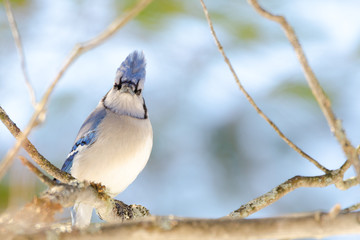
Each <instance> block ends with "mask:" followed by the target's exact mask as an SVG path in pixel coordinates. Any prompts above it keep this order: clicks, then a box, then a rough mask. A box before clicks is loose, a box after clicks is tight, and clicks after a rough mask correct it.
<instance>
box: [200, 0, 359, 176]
mask: <svg viewBox="0 0 360 240" xmlns="http://www.w3.org/2000/svg"><path fill="white" fill-rule="evenodd" d="M201 1H202V0H201ZM248 2H249V3H250V4H251V5H252V6H253V7H254V9H255V10H256V11H257V12H258V13H259V14H260V15H261V16H263V17H265V18H267V19H269V20H271V21H274V22H277V23H279V24H280V25H281V26H282V28H283V30H284V31H285V34H286V37H287V38H288V40H289V42H290V43H291V45H292V46H293V48H294V51H295V53H296V56H297V58H298V60H299V62H300V64H301V67H302V69H303V72H304V74H305V77H306V80H307V82H308V84H309V86H310V89H311V91H312V94H313V95H314V97H315V99H316V101H317V102H318V104H319V106H320V109H321V110H322V112H323V114H324V116H325V118H326V120H327V122H328V125H329V127H330V130H331V132H332V133H333V134H334V135H335V137H336V139H337V141H338V142H339V143H340V145H341V147H342V149H343V151H344V153H345V155H346V157H347V158H348V159H350V160H351V162H352V164H353V165H354V167H355V169H356V173H357V175H358V176H360V161H359V156H358V153H357V150H356V149H355V147H354V146H353V145H352V144H351V142H350V140H349V139H348V138H347V136H346V134H345V130H344V129H343V127H342V124H341V121H340V120H339V119H337V118H336V116H335V114H334V112H333V110H332V108H331V102H330V99H329V98H328V97H327V96H326V94H325V92H324V90H323V89H322V87H321V85H320V83H319V81H318V80H317V78H316V76H315V74H314V72H313V71H312V69H311V67H310V65H309V63H308V61H307V59H306V56H305V53H304V51H303V49H302V47H301V45H300V42H299V40H298V38H297V37H296V34H295V31H294V29H293V28H292V27H291V26H290V24H289V23H288V22H287V21H286V19H285V18H284V17H283V16H277V15H273V14H271V13H270V12H268V11H266V10H265V9H263V8H262V7H261V6H260V5H259V3H258V2H257V0H248Z"/></svg>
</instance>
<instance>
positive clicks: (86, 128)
mask: <svg viewBox="0 0 360 240" xmlns="http://www.w3.org/2000/svg"><path fill="white" fill-rule="evenodd" d="M105 115H106V109H105V108H104V107H103V106H102V104H101V105H100V104H99V105H98V107H97V108H96V109H95V110H94V111H93V112H92V113H91V114H90V115H89V116H88V118H87V119H86V120H85V122H84V123H83V125H82V126H81V128H80V130H79V133H78V135H77V137H76V139H75V144H74V146H73V147H72V149H71V151H70V153H69V155H68V157H67V159H66V160H65V162H64V164H63V166H62V168H61V170H62V171H65V172H68V173H70V170H71V167H72V165H73V160H74V157H75V156H76V155H77V154H78V153H79V152H81V151H83V150H84V149H85V148H84V146H85V147H89V146H91V145H92V144H93V143H94V142H95V141H96V139H97V134H96V132H97V131H96V130H97V127H98V126H99V124H100V123H101V121H102V120H103V119H104V117H105Z"/></svg>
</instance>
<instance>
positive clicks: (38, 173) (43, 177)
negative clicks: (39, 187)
mask: <svg viewBox="0 0 360 240" xmlns="http://www.w3.org/2000/svg"><path fill="white" fill-rule="evenodd" d="M19 158H20V160H21V162H22V163H23V164H24V165H25V166H27V167H28V168H29V169H30V171H32V172H33V173H35V175H36V176H37V177H38V178H39V179H40V180H41V181H42V182H43V183H45V184H46V185H48V186H49V187H51V186H55V185H56V182H55V181H53V180H52V179H50V178H49V177H47V176H46V175H45V174H43V173H42V172H41V171H40V170H39V169H38V168H37V167H35V166H34V164H32V163H31V162H30V161H29V160H27V159H26V158H25V157H23V156H19Z"/></svg>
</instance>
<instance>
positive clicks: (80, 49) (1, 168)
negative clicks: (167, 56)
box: [0, 0, 152, 179]
mask: <svg viewBox="0 0 360 240" xmlns="http://www.w3.org/2000/svg"><path fill="white" fill-rule="evenodd" d="M151 1H152V0H142V1H140V2H139V3H138V4H137V5H136V6H135V7H134V8H133V9H131V10H130V11H129V12H128V13H127V14H125V16H124V17H119V18H118V19H116V20H115V21H114V22H112V23H111V24H110V25H109V26H108V27H107V28H106V29H105V30H104V31H103V32H102V33H100V34H99V35H98V36H97V37H95V38H93V39H91V40H89V41H87V42H85V43H80V44H77V45H75V47H74V48H73V50H72V51H71V52H70V54H69V56H68V57H67V58H66V59H65V62H64V64H63V66H62V67H61V69H60V71H59V73H58V74H57V75H56V76H55V79H54V80H53V82H52V83H51V85H50V86H49V88H48V89H47V91H46V92H45V94H44V96H43V97H42V99H41V100H40V102H39V103H38V104H36V107H35V111H34V113H33V116H32V117H31V119H30V121H29V123H28V124H27V126H26V128H25V130H24V132H23V134H21V135H20V136H19V137H18V139H17V141H16V143H15V145H14V146H13V148H11V149H10V150H9V151H8V152H7V154H6V156H5V157H4V159H3V161H2V162H1V165H0V179H1V178H2V177H3V176H4V175H5V173H6V172H7V170H8V168H9V167H10V166H11V164H12V161H13V159H14V157H15V156H16V154H17V152H18V151H19V149H20V147H21V146H22V144H23V143H24V142H25V140H26V138H27V137H28V136H29V134H30V132H31V130H32V129H33V127H34V126H35V125H36V123H37V120H38V118H39V115H40V114H41V113H43V112H44V110H45V106H46V104H47V102H48V100H49V97H50V94H51V93H52V92H53V90H54V88H55V86H56V84H57V83H58V82H59V80H60V79H61V77H62V76H63V75H64V73H65V71H66V70H67V69H68V68H69V66H70V65H71V64H72V63H73V62H74V61H75V59H76V58H77V57H79V56H80V55H81V54H83V53H84V52H86V51H89V50H90V49H93V48H95V47H96V46H98V45H99V44H101V43H102V42H104V41H105V40H106V39H108V38H109V37H111V36H112V35H113V34H114V33H115V32H116V31H117V30H119V29H120V28H121V27H122V26H124V25H125V24H126V23H127V22H128V21H130V20H131V19H132V18H134V17H135V16H136V15H137V14H139V13H140V12H141V11H142V10H143V9H144V8H145V7H146V6H147V5H149V4H150V2H151Z"/></svg>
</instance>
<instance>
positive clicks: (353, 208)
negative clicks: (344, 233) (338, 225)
mask: <svg viewBox="0 0 360 240" xmlns="http://www.w3.org/2000/svg"><path fill="white" fill-rule="evenodd" d="M359 209H360V203H356V204H354V205H352V206H350V207H347V208H344V209H343V210H341V212H340V213H342V214H345V213H350V212H354V211H356V210H359Z"/></svg>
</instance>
